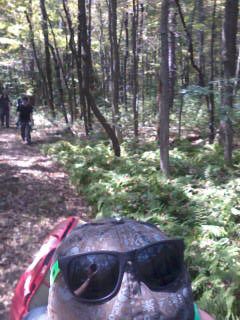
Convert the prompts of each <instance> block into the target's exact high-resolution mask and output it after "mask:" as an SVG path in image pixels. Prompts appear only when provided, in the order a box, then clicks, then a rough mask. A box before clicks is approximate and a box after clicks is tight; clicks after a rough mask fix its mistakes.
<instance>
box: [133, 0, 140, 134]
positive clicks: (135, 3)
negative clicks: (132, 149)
mask: <svg viewBox="0 0 240 320" xmlns="http://www.w3.org/2000/svg"><path fill="white" fill-rule="evenodd" d="M132 4H133V15H132V50H133V65H132V86H133V87H132V89H133V98H132V109H133V127H134V136H135V138H138V105H137V102H138V52H137V32H138V12H139V5H138V0H133V1H132Z"/></svg>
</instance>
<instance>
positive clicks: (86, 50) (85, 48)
mask: <svg viewBox="0 0 240 320" xmlns="http://www.w3.org/2000/svg"><path fill="white" fill-rule="evenodd" d="M78 4H79V22H80V31H81V44H82V67H83V92H84V95H85V97H86V100H87V103H88V105H89V106H90V107H91V109H92V111H93V113H94V115H95V116H96V118H97V119H98V121H99V122H100V123H101V125H102V126H103V128H104V129H105V131H106V133H107V135H108V137H109V138H110V139H111V141H112V145H113V150H114V153H115V155H116V156H118V157H119V156H120V145H119V142H118V139H117V136H116V134H115V132H114V130H113V128H112V127H111V126H110V125H109V124H108V122H107V120H106V119H105V117H104V116H103V114H102V113H101V112H100V110H99V109H98V107H97V105H96V103H95V99H94V97H93V95H92V93H91V91H90V79H92V78H93V68H92V60H91V55H90V47H89V41H88V34H87V19H86V7H85V0H79V2H78Z"/></svg>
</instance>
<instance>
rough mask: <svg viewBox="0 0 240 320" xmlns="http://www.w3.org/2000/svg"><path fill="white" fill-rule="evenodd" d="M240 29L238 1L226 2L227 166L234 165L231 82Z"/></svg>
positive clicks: (224, 129)
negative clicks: (239, 27)
mask: <svg viewBox="0 0 240 320" xmlns="http://www.w3.org/2000/svg"><path fill="white" fill-rule="evenodd" d="M237 27H238V1H236V0H226V3H225V16H224V24H223V32H222V41H223V49H222V59H223V64H224V78H225V85H224V87H223V97H222V113H223V114H222V119H221V124H220V127H221V130H222V132H223V137H224V160H225V162H226V164H228V165H232V149H233V129H232V121H231V119H230V117H229V113H230V109H231V108H232V106H233V83H232V82H231V81H230V80H231V79H232V78H234V77H235V72H236V60H237V46H236V36H237Z"/></svg>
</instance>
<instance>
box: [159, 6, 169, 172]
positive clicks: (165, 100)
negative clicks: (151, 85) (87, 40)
mask: <svg viewBox="0 0 240 320" xmlns="http://www.w3.org/2000/svg"><path fill="white" fill-rule="evenodd" d="M168 19H169V1H168V0H163V1H162V7H161V24H160V32H161V69H160V86H159V94H160V105H159V107H160V110H159V115H160V128H159V129H160V131H159V135H160V136H159V142H160V168H161V170H162V172H163V174H164V175H165V176H169V174H170V168H169V109H170V92H169V76H170V75H169V59H168V58H169V46H168V31H169V24H168Z"/></svg>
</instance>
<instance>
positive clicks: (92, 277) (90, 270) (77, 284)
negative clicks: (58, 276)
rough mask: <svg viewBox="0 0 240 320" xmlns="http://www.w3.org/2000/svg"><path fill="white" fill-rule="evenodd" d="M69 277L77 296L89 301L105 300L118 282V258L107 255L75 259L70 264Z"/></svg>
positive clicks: (101, 254) (85, 256)
mask: <svg viewBox="0 0 240 320" xmlns="http://www.w3.org/2000/svg"><path fill="white" fill-rule="evenodd" d="M67 277H68V285H69V287H70V289H71V291H72V292H73V293H74V295H75V296H77V297H79V298H83V299H88V300H95V299H102V298H105V297H107V296H108V295H109V294H111V292H113V290H114V289H115V288H116V285H117V282H118V277H119V261H118V258H117V256H114V255H112V254H105V253H99V254H86V255H82V256H79V257H75V258H74V257H73V258H72V260H70V262H69V263H68V270H67Z"/></svg>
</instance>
